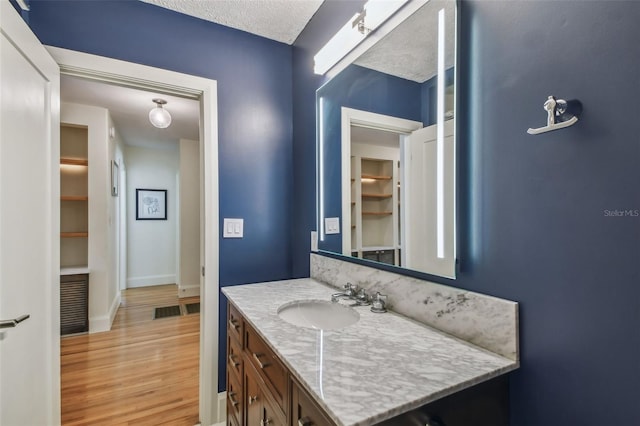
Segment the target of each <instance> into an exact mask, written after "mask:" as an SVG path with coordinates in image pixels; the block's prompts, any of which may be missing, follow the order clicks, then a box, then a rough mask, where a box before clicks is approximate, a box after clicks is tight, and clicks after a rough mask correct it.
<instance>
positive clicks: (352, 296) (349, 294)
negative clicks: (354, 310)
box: [331, 283, 371, 306]
mask: <svg viewBox="0 0 640 426" xmlns="http://www.w3.org/2000/svg"><path fill="white" fill-rule="evenodd" d="M343 298H344V299H349V300H353V301H354V302H355V303H353V305H351V306H367V305H370V304H371V298H370V297H369V295H368V294H367V290H366V289H365V288H359V287H358V286H357V285H353V284H351V283H347V284H346V285H345V286H344V291H343V292H341V293H334V294H332V295H331V301H332V302H334V303H335V302H337V301H338V300H340V299H343Z"/></svg>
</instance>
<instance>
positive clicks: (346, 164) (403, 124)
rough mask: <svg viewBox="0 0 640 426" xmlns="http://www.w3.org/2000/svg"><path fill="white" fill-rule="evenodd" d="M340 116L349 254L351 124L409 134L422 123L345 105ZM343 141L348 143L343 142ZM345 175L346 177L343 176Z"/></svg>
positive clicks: (345, 238) (344, 226) (345, 239)
mask: <svg viewBox="0 0 640 426" xmlns="http://www.w3.org/2000/svg"><path fill="white" fill-rule="evenodd" d="M341 116H342V121H341V128H342V136H341V143H340V145H341V151H342V157H341V160H340V161H341V167H340V170H341V176H342V182H341V186H342V187H341V191H342V229H343V233H342V254H344V255H346V256H351V249H352V247H351V238H349V234H348V233H347V231H348V230H350V229H351V179H350V176H351V126H359V127H366V128H370V129H379V130H384V131H388V132H396V133H398V134H409V133H411V132H413V131H414V130H417V129H420V128H422V123H421V122H419V121H413V120H407V119H404V118H398V117H392V116H390V115H383V114H376V113H373V112H368V111H361V110H359V109H353V108H346V107H342V112H341ZM345 141H347V142H348V143H345ZM345 176H346V177H347V178H345ZM322 220H324V218H320V221H321V222H322Z"/></svg>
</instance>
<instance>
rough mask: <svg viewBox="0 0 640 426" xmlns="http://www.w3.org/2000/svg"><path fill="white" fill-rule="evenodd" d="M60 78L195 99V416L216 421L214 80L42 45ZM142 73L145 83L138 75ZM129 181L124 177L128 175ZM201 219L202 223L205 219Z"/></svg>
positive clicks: (216, 236)
mask: <svg viewBox="0 0 640 426" xmlns="http://www.w3.org/2000/svg"><path fill="white" fill-rule="evenodd" d="M47 50H48V51H49V53H50V54H51V55H52V56H53V58H54V59H55V60H56V62H57V63H58V64H59V66H60V68H61V73H62V74H63V75H71V76H77V77H83V78H85V79H90V80H97V81H102V82H105V83H110V84H116V85H118V86H123V87H133V88H138V89H145V90H150V91H153V92H159V93H164V94H166V95H173V96H181V97H185V98H190V99H196V100H198V102H199V105H200V117H199V123H200V124H199V130H200V132H199V133H200V138H199V141H200V144H199V145H200V148H199V149H200V154H201V155H200V158H201V183H202V185H201V199H202V201H203V202H202V204H201V206H200V212H201V214H200V217H201V229H202V230H203V232H202V234H201V241H200V247H201V251H200V252H201V262H200V264H201V265H202V267H203V271H206V275H204V276H202V277H201V279H200V303H201V312H200V339H199V341H200V342H199V346H200V373H199V413H200V421H201V422H202V423H203V424H213V423H215V422H217V421H219V416H220V414H221V413H219V410H218V403H217V402H218V393H217V384H218V371H217V365H218V292H219V283H218V173H217V170H218V167H217V165H218V158H217V151H218V150H217V87H216V82H215V81H212V80H208V79H204V78H200V77H194V76H189V75H185V74H180V73H175V72H171V71H166V70H161V69H157V68H152V67H147V66H143V65H138V64H132V63H127V62H122V61H117V60H113V59H109V58H103V57H98V56H94V55H88V54H83V53H79V52H73V51H69V50H65V49H59V48H54V47H47ZM141 75H144V76H145V78H144V79H140V78H139V77H138V76H141ZM127 178H128V176H127ZM205 218H206V219H205Z"/></svg>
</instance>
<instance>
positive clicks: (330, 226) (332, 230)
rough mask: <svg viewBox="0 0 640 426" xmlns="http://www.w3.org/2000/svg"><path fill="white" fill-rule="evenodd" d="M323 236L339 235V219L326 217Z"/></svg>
mask: <svg viewBox="0 0 640 426" xmlns="http://www.w3.org/2000/svg"><path fill="white" fill-rule="evenodd" d="M324 229H325V231H324V232H325V234H339V233H340V218H339V217H326V218H325V219H324Z"/></svg>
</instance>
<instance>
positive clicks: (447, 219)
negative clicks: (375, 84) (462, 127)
mask: <svg viewBox="0 0 640 426" xmlns="http://www.w3.org/2000/svg"><path fill="white" fill-rule="evenodd" d="M453 130H454V120H449V121H446V122H445V126H444V156H443V160H444V161H443V164H441V165H438V161H437V125H433V126H429V127H425V128H423V129H419V130H416V131H414V132H413V133H411V135H410V136H409V137H407V138H406V139H405V142H404V158H403V160H402V161H403V166H404V176H403V178H402V181H403V182H404V185H403V187H402V189H403V193H402V197H403V205H404V206H405V208H404V211H403V217H402V222H401V223H402V226H403V227H404V228H405V229H404V232H403V233H402V234H403V237H404V239H403V247H404V248H405V250H403V266H406V267H407V268H410V269H416V270H419V271H426V272H428V273H431V274H435V275H440V276H444V277H454V276H455V167H454V166H453V165H454V163H455V159H454V155H455V146H454V144H455V142H454V137H453ZM438 167H444V170H443V178H444V182H443V183H444V184H443V194H442V199H441V200H442V203H443V209H444V210H443V211H444V215H443V222H442V224H441V225H440V226H441V227H442V228H443V229H442V234H441V235H442V237H443V241H442V244H443V250H442V252H441V253H438V249H437V248H438V221H437V208H438V207H437V203H438V189H437V170H438Z"/></svg>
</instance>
